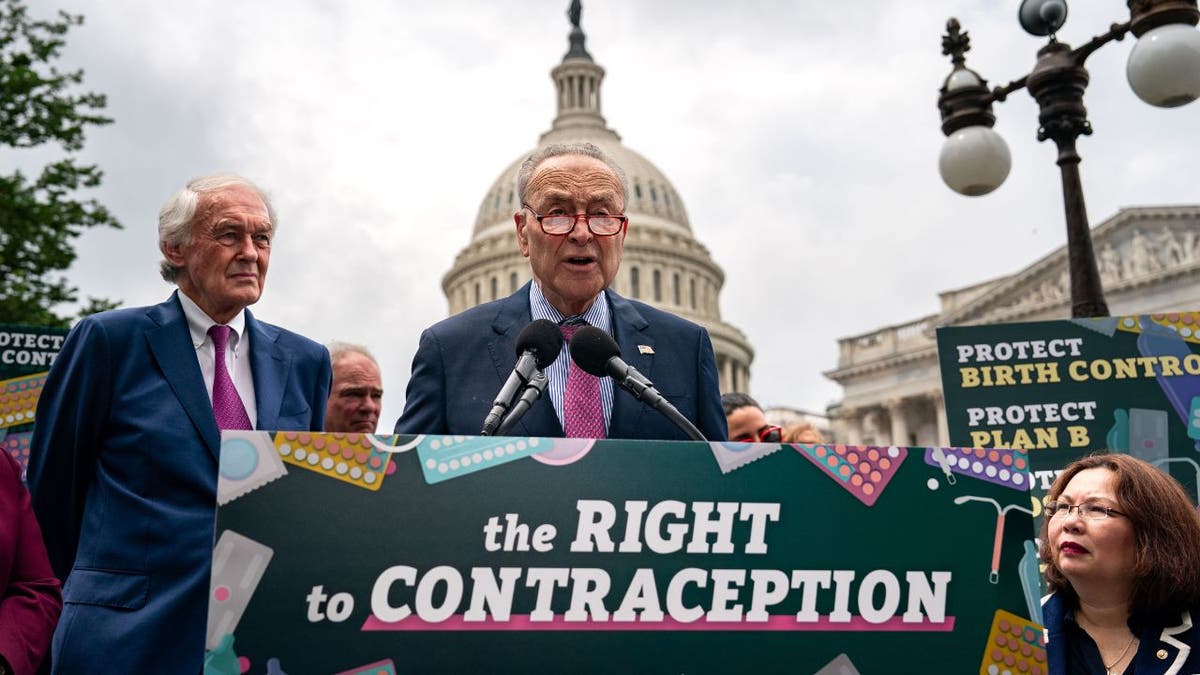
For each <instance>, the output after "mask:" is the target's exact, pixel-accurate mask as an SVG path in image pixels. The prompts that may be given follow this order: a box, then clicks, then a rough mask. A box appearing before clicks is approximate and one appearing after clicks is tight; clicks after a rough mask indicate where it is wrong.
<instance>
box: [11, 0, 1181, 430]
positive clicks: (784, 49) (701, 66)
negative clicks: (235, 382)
mask: <svg viewBox="0 0 1200 675" xmlns="http://www.w3.org/2000/svg"><path fill="white" fill-rule="evenodd" d="M568 4H569V3H568V2H567V0H509V1H506V2H487V1H484V0H441V1H440V2H424V3H416V2H396V1H395V0H388V1H383V0H380V1H376V2H369V1H360V0H356V1H354V2H338V1H336V0H280V1H272V2H269V1H260V0H241V1H239V2H232V1H229V2H222V1H209V2H198V3H176V2H160V1H155V0H106V1H105V2H103V3H93V2H84V1H83V0H32V2H31V13H33V14H34V15H35V16H38V17H47V16H49V15H51V14H52V13H53V12H54V11H56V10H57V9H59V8H63V9H67V10H68V11H70V12H72V13H83V14H85V15H86V23H85V25H84V26H82V27H79V28H76V29H74V30H73V31H72V32H71V34H70V35H69V47H68V49H67V50H66V51H65V54H64V58H63V59H62V64H61V65H62V66H63V67H66V68H76V67H82V68H84V69H85V71H86V79H85V84H86V87H87V88H89V89H91V90H94V91H98V92H103V93H105V94H107V95H108V97H109V107H108V110H107V112H108V114H109V115H110V116H112V117H113V118H114V119H115V120H116V121H115V123H114V124H112V125H110V126H107V127H103V128H100V129H94V130H92V131H91V132H90V135H89V139H88V143H87V147H86V150H85V151H84V152H83V153H82V158H83V159H84V160H86V161H90V162H96V163H98V164H99V165H100V166H101V167H102V168H103V170H104V172H105V179H104V184H103V187H101V188H100V189H98V190H95V191H94V194H95V196H96V197H97V198H98V199H99V200H100V201H101V202H102V203H104V204H106V205H107V206H109V207H110V208H111V209H112V210H113V211H114V212H115V213H116V214H117V216H118V217H119V219H120V220H121V222H122V223H124V225H125V229H124V230H120V231H116V230H112V231H97V232H90V233H88V234H86V235H85V236H84V237H83V238H82V239H81V240H80V241H79V245H78V252H79V260H78V261H77V263H76V265H75V266H74V267H73V268H72V269H71V270H70V273H69V276H70V279H71V281H72V282H73V283H75V284H77V285H78V286H80V287H81V289H82V290H83V293H84V294H90V295H95V296H102V297H109V298H117V299H120V300H122V301H123V302H124V303H125V304H126V305H144V304H152V303H156V302H160V301H161V300H162V299H164V298H165V297H166V296H167V295H168V294H169V293H170V290H171V288H170V287H169V286H167V285H166V284H165V283H163V282H162V281H160V280H159V279H158V275H157V261H158V259H159V254H158V250H157V245H156V235H155V232H154V228H155V219H156V214H157V211H158V207H159V206H160V205H161V204H162V202H163V201H164V200H165V198H166V197H167V195H169V194H170V193H171V192H172V191H173V190H175V189H176V188H178V187H180V186H181V185H182V184H183V183H184V182H185V181H186V180H187V179H188V178H190V177H192V176H195V175H198V174H203V173H209V172H212V171H215V170H229V171H235V172H238V173H242V174H244V175H246V176H247V177H250V178H251V179H253V180H255V181H257V182H259V183H260V184H261V185H263V186H264V187H265V188H266V189H267V190H268V192H269V193H270V194H271V195H272V198H273V200H274V203H275V206H276V209H277V211H278V213H279V215H280V220H281V223H280V227H279V235H278V239H277V241H276V245H275V248H274V251H273V255H272V258H271V269H270V274H269V277H268V279H267V285H266V292H265V294H264V297H263V299H262V300H261V301H260V302H259V303H258V304H257V305H256V306H255V308H254V311H255V313H256V315H257V316H259V317H260V318H263V319H264V320H266V321H270V322H272V323H277V324H281V325H283V326H285V327H287V328H290V329H292V330H295V331H297V332H300V333H302V334H304V335H307V336H309V337H311V338H313V339H315V340H318V341H320V342H327V341H328V340H331V339H335V338H336V339H345V340H351V341H357V342H362V343H365V344H367V345H368V346H370V347H371V348H372V349H373V350H374V351H375V353H376V355H377V356H378V358H379V360H380V362H381V364H382V367H383V373H384V387H385V389H386V390H387V393H386V395H385V400H384V404H385V405H384V413H383V416H382V418H381V424H380V426H381V430H385V431H386V430H390V429H391V426H392V424H393V423H394V421H395V419H396V418H397V417H398V416H399V414H400V411H401V410H402V408H403V398H404V396H403V392H404V387H405V385H406V383H407V380H408V373H409V368H410V365H411V360H412V355H413V352H414V351H415V349H416V344H417V338H418V335H419V333H420V331H421V329H422V328H424V327H425V326H427V325H429V324H431V323H433V322H435V321H437V320H439V319H442V318H444V317H445V316H446V312H447V305H446V300H445V297H444V296H443V295H442V291H441V279H442V276H443V275H444V274H445V272H446V271H447V270H448V269H449V268H450V265H451V263H452V261H453V259H454V256H455V254H456V253H457V252H458V251H459V250H461V249H462V248H463V247H464V246H465V245H466V244H467V243H468V241H469V238H470V235H471V229H472V225H473V223H474V220H475V213H476V210H477V209H478V207H479V204H480V200H481V199H482V198H483V195H484V193H485V191H486V190H487V189H488V188H489V187H490V186H491V184H492V182H493V181H494V180H495V178H496V177H497V176H498V175H499V173H500V172H501V171H502V170H503V169H504V168H505V167H506V166H507V165H508V164H509V163H510V162H512V161H513V160H515V159H516V158H517V156H518V155H519V154H520V153H522V152H525V151H526V150H528V149H529V148H531V147H532V146H533V145H534V144H535V143H536V141H537V138H538V135H539V134H540V133H541V132H543V131H545V130H546V129H547V128H548V127H549V125H550V122H551V120H552V119H553V116H554V112H555V110H554V95H553V85H552V83H551V81H550V77H549V71H550V69H551V68H552V67H553V66H554V65H556V64H557V63H558V62H559V61H560V60H561V59H562V56H563V54H564V53H565V52H566V48H567V34H568V31H569V25H568V22H567V19H566V9H567V5H568ZM1018 4H1019V3H1018V2H1016V0H1006V1H1003V2H1001V1H997V0H930V1H927V2H911V1H899V0H871V1H869V2H857V3H838V2H827V1H825V2H816V1H813V0H794V1H792V2H754V1H753V0H750V1H748V2H742V3H728V2H716V1H715V0H712V1H704V0H702V1H700V2H683V1H682V0H656V1H654V2H650V1H648V0H606V1H605V2H596V1H594V0H593V1H591V2H585V3H584V11H583V27H584V30H585V32H586V34H587V46H588V49H589V51H590V52H591V54H592V56H593V57H594V58H595V59H596V61H597V62H598V63H600V64H601V65H602V66H604V67H605V69H606V70H607V76H606V78H605V81H604V85H603V86H604V89H603V103H604V110H603V113H604V115H605V117H606V118H607V120H608V123H609V126H611V127H612V128H614V129H615V130H617V131H618V133H620V134H621V135H622V138H623V141H624V142H625V144H626V145H627V146H629V147H630V148H632V149H634V150H636V151H637V152H639V153H641V154H643V155H644V156H646V157H647V158H648V159H650V160H651V161H652V162H654V163H655V164H657V165H658V167H659V168H660V169H662V171H663V172H664V173H665V174H666V176H667V177H668V178H669V179H670V180H671V181H672V182H673V183H674V185H675V187H676V188H677V190H678V192H679V194H680V195H681V197H682V198H683V200H684V203H685V204H686V207H687V210H688V214H689V216H690V219H691V223H692V227H693V229H694V231H695V235H696V237H697V238H698V239H699V240H700V241H702V242H703V243H704V244H705V245H706V246H707V247H708V248H709V250H710V251H711V252H712V254H713V257H714V258H715V259H716V261H717V263H718V264H719V265H720V266H721V267H722V268H723V269H724V271H725V275H726V284H725V287H724V289H723V291H722V292H721V312H722V316H723V317H724V318H725V320H727V321H728V322H730V323H732V324H733V325H735V326H737V327H738V328H740V329H741V330H742V331H744V332H745V333H746V335H747V337H748V338H749V339H750V342H751V343H752V344H753V346H754V348H755V350H756V351H757V354H756V356H755V360H754V363H753V365H752V367H751V390H752V391H751V393H752V394H754V395H755V396H757V397H758V398H759V399H760V400H761V401H762V402H763V403H764V404H767V405H787V406H793V407H799V408H805V409H810V410H824V408H825V406H826V405H827V404H828V403H830V402H832V401H834V400H837V399H839V398H840V390H839V388H838V387H837V386H836V385H835V384H833V383H832V382H830V381H829V380H826V379H825V378H824V377H823V376H822V374H821V373H822V371H825V370H829V369H831V368H833V367H835V366H836V364H837V339H838V338H839V337H847V336H851V335H856V334H860V333H863V332H867V331H871V330H873V329H876V328H880V327H883V326H887V325H892V324H897V323H904V322H907V321H909V320H913V319H916V318H919V317H921V316H924V315H927V314H931V313H934V312H936V311H937V310H938V300H937V293H938V292H939V291H943V290H948V289H952V288H957V287H962V286H968V285H971V284H974V283H976V282H979V281H982V280H984V279H987V278H991V277H994V276H998V275H1002V274H1008V273H1012V272H1015V271H1017V270H1019V269H1021V268H1023V267H1025V266H1026V265H1028V264H1030V263H1032V262H1033V261H1035V260H1037V259H1038V258H1041V257H1042V256H1043V255H1045V254H1047V253H1049V252H1050V251H1052V250H1053V249H1055V248H1057V247H1059V246H1061V245H1063V244H1064V243H1065V241H1066V234H1065V229H1064V224H1063V215H1062V197H1061V190H1060V184H1059V174H1058V169H1057V167H1055V165H1054V148H1053V146H1052V144H1050V143H1045V144H1039V143H1038V142H1037V141H1036V132H1037V110H1036V107H1035V106H1034V104H1033V101H1032V99H1030V97H1029V96H1028V94H1027V93H1026V92H1024V91H1022V92H1018V93H1017V94H1015V95H1014V96H1013V97H1012V98H1011V99H1010V100H1009V101H1008V102H1006V103H1003V104H1000V105H998V107H997V109H996V113H997V117H998V118H999V121H998V123H997V126H996V128H997V130H998V131H999V132H1000V133H1001V134H1002V135H1003V136H1004V137H1005V139H1006V140H1007V141H1008V144H1009V147H1010V149H1011V150H1012V154H1013V169H1012V173H1011V174H1010V176H1009V178H1008V181H1007V182H1006V184H1005V185H1004V186H1002V187H1001V188H1000V189H999V190H997V191H996V192H994V193H993V194H991V195H988V196H985V197H980V198H966V197H960V196H958V195H957V194H955V193H953V192H951V191H950V190H949V189H948V188H946V187H945V186H944V185H943V183H942V181H941V179H940V178H939V176H938V173H937V155H938V150H939V149H940V147H941V144H942V141H943V137H942V134H941V131H940V129H939V118H938V112H937V108H936V103H937V90H938V88H939V87H940V85H941V82H942V79H943V78H944V77H945V76H946V75H947V74H948V73H949V71H950V62H949V60H948V59H947V58H946V57H944V56H942V55H941V53H940V50H941V42H940V41H941V35H942V33H943V32H944V30H945V22H946V19H947V18H948V17H950V16H956V17H958V18H959V20H960V21H961V23H962V24H963V27H964V29H965V30H968V31H969V32H970V35H971V38H972V50H971V51H970V53H969V54H968V59H967V64H968V65H969V66H971V67H973V68H974V69H976V70H977V71H978V72H979V73H980V74H981V75H982V76H983V77H984V78H987V79H988V80H989V84H990V85H993V86H994V85H999V84H1003V83H1006V82H1008V81H1009V80H1012V79H1016V78H1018V77H1020V76H1022V75H1024V74H1025V73H1026V72H1028V70H1029V69H1030V68H1031V67H1032V65H1033V62H1034V58H1035V54H1036V50H1037V49H1038V47H1039V46H1040V44H1041V43H1042V40H1039V39H1038V38H1034V37H1032V36H1029V35H1027V34H1026V33H1024V32H1023V31H1022V30H1021V28H1020V25H1019V24H1018V23H1017V19H1016V12H1017V6H1018ZM1127 19H1128V10H1127V9H1126V8H1125V3H1124V2H1121V1H1118V0H1107V1H1104V2H1100V1H1098V0H1087V1H1082V0H1076V1H1075V2H1074V3H1073V4H1072V6H1071V9H1070V14H1069V16H1068V18H1067V23H1066V26H1065V27H1064V28H1063V30H1062V31H1061V32H1060V34H1059V37H1060V38H1061V39H1062V40H1063V41H1065V42H1068V43H1071V44H1074V45H1078V44H1080V43H1082V42H1084V41H1086V40H1087V39H1088V38H1090V37H1091V36H1092V35H1095V34H1098V33H1101V32H1103V31H1104V30H1106V29H1107V27H1108V25H1109V24H1110V23H1112V22H1116V21H1123V20H1127ZM1132 45H1133V40H1132V39H1129V38H1127V39H1126V40H1125V41H1123V42H1119V43H1115V44H1111V45H1109V46H1107V47H1105V48H1104V49H1102V50H1100V51H1099V52H1097V53H1096V54H1095V55H1093V56H1092V58H1091V59H1090V60H1089V62H1088V67H1089V70H1090V71H1091V73H1092V82H1091V85H1090V87H1089V90H1088V93H1087V98H1086V103H1087V105H1088V109H1089V115H1090V119H1091V121H1092V124H1093V126H1094V128H1095V130H1096V133H1095V135H1094V136H1091V137H1087V138H1084V139H1082V140H1081V142H1080V152H1081V154H1082V156H1083V159H1084V161H1083V165H1082V173H1083V183H1084V191H1085V194H1086V197H1087V200H1088V209H1089V213H1090V216H1091V220H1092V223H1093V224H1094V225H1095V224H1099V223H1100V222H1102V221H1103V220H1104V219H1106V218H1108V217H1110V216H1111V215H1113V214H1114V213H1115V212H1116V211H1117V209H1119V208H1121V207H1123V206H1134V205H1151V204H1168V203H1196V202H1198V201H1200V197H1198V196H1197V189H1196V185H1197V178H1196V177H1197V175H1200V153H1198V152H1197V150H1198V149H1200V143H1198V142H1197V139H1198V138H1200V134H1198V133H1197V119H1198V113H1200V107H1197V106H1196V105H1195V104H1194V105H1193V106H1190V107H1186V108H1181V109H1174V110H1160V109H1157V108H1151V107H1150V106H1147V105H1145V104H1143V103H1142V102H1141V101H1139V100H1138V99H1137V98H1136V97H1135V96H1134V95H1133V94H1132V92H1131V91H1130V90H1129V87H1128V85H1127V84H1126V82H1125V75H1124V73H1125V60H1126V58H1127V55H1128V53H1129V49H1130V48H1131V47H1132ZM44 156H45V155H44V154H43V155H34V156H33V158H31V157H30V156H19V157H17V160H16V161H18V162H19V163H28V162H30V161H32V159H35V158H38V157H44ZM5 162H6V163H7V162H8V160H5ZM634 226H636V223H635V224H634Z"/></svg>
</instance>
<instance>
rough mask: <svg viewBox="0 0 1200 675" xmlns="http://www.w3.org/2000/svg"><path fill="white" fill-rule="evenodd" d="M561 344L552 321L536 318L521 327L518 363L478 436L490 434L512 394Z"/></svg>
mask: <svg viewBox="0 0 1200 675" xmlns="http://www.w3.org/2000/svg"><path fill="white" fill-rule="evenodd" d="M562 345H563V337H562V333H561V332H559V330H558V324H556V323H554V322H553V321H548V320H546V319H538V320H537V321H534V322H532V323H530V324H529V325H528V326H525V328H524V329H522V330H521V334H520V335H518V336H517V349H516V352H517V365H516V366H515V367H513V371H512V373H510V374H509V376H508V380H507V381H505V383H504V386H503V387H501V388H500V393H498V394H496V400H495V402H493V403H492V410H491V412H489V413H488V415H487V417H486V418H484V420H483V430H482V431H480V432H479V435H480V436H491V435H492V433H493V432H494V431H495V430H496V427H497V426H498V425H499V424H500V421H501V419H503V418H504V414H505V413H506V412H508V410H509V408H510V406H511V405H512V400H513V398H515V397H516V396H517V393H518V392H519V391H521V388H522V387H524V386H525V385H526V384H527V383H528V382H529V381H530V380H532V379H533V378H534V377H535V376H536V375H538V374H540V373H541V371H542V369H543V368H545V367H546V366H548V365H550V364H551V363H554V359H557V358H558V354H559V352H561V351H562Z"/></svg>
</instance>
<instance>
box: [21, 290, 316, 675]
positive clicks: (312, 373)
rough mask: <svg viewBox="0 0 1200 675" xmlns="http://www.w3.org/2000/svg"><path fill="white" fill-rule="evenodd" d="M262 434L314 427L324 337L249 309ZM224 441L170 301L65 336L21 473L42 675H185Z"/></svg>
mask: <svg viewBox="0 0 1200 675" xmlns="http://www.w3.org/2000/svg"><path fill="white" fill-rule="evenodd" d="M246 333H247V335H249V336H250V368H251V371H252V373H253V378H254V393H255V399H256V401H257V410H258V428H259V429H268V430H277V429H280V430H311V431H318V430H320V429H321V426H322V424H323V423H324V417H325V399H326V398H327V396H328V394H329V386H330V377H331V376H330V372H331V371H330V365H329V354H328V352H327V351H326V350H325V348H324V347H322V346H321V345H319V344H317V343H315V342H313V341H311V340H309V339H307V338H304V337H301V336H299V335H296V334H295V333H290V332H288V331H286V330H283V329H281V328H278V327H276V326H272V325H270V324H265V323H262V322H259V321H257V320H255V319H254V317H253V316H251V314H250V312H249V311H247V312H246ZM219 452H220V434H219V432H218V430H217V423H216V419H215V418H214V417H213V412H212V403H211V402H210V400H209V397H208V394H207V392H206V390H205V386H204V380H203V376H202V375H201V374H200V365H199V363H198V362H197V359H196V351H195V348H194V347H193V346H192V339H191V336H190V334H189V333H188V326H187V319H186V318H185V317H184V314H183V309H182V307H181V306H180V304H179V300H178V299H177V298H176V296H175V295H172V296H171V297H170V298H169V299H168V300H167V301H166V302H164V303H162V304H160V305H155V306H152V307H139V308H133V309H121V310H116V311H112V312H104V313H102V314H96V315H93V316H90V317H88V318H86V319H84V320H83V321H81V322H80V323H79V325H77V326H76V327H75V328H74V329H73V330H72V331H71V333H70V335H68V336H67V340H66V342H65V343H64V344H63V348H62V351H61V352H59V355H58V357H57V359H56V360H55V362H54V365H53V367H52V368H51V369H50V375H49V377H48V378H47V380H46V386H45V388H44V389H43V392H42V395H41V398H40V399H39V401H38V407H37V415H36V423H35V427H34V435H33V440H32V446H31V448H30V457H29V469H28V480H29V487H30V491H31V492H32V495H33V506H34V510H35V511H36V513H37V516H38V520H39V521H40V522H41V526H42V532H43V534H44V536H45V539H46V548H47V550H48V552H49V554H50V561H51V564H52V565H53V566H54V571H55V573H57V574H58V575H59V577H60V578H64V579H65V585H64V587H63V601H64V606H63V614H62V618H61V620H60V622H59V625H58V629H57V630H56V631H55V635H54V644H53V649H52V652H51V657H52V665H53V668H54V671H53V672H54V673H64V674H66V673H151V672H154V673H197V672H199V671H200V669H201V666H202V663H203V657H204V639H205V624H206V620H207V614H206V610H207V605H208V602H207V600H208V585H209V573H210V568H211V565H212V547H213V528H214V514H215V510H216V490H217V460H218V456H219Z"/></svg>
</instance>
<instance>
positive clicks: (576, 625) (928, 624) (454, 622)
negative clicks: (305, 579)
mask: <svg viewBox="0 0 1200 675" xmlns="http://www.w3.org/2000/svg"><path fill="white" fill-rule="evenodd" d="M362 630H364V631H388V630H391V631H435V630H437V631H630V632H632V631H638V632H640V631H697V630H710V631H711V630H716V631H821V632H835V633H842V632H851V631H858V632H873V633H886V632H925V633H949V632H951V631H953V630H954V617H952V616H948V617H946V619H945V620H944V621H941V622H933V621H928V620H925V621H921V622H919V623H905V622H904V621H902V620H901V619H900V618H899V617H896V618H892V619H889V620H887V621H884V622H883V623H870V622H869V621H867V620H866V619H864V618H862V617H860V616H856V617H853V618H852V619H850V621H845V622H840V621H839V622H835V621H830V620H829V618H828V617H821V618H820V619H818V620H816V621H803V622H801V621H796V617H795V615H792V614H772V615H771V616H770V618H768V619H767V620H766V621H755V622H749V621H704V620H700V621H693V622H691V623H684V622H682V621H677V620H675V619H671V618H669V617H664V618H663V620H662V621H567V620H565V619H563V616H562V615H561V614H555V615H554V618H553V619H551V620H550V621H530V619H529V615H528V614H514V615H512V616H511V617H509V620H508V621H497V620H496V619H492V618H488V619H485V620H483V621H464V620H463V615H462V614H455V615H454V616H452V617H450V618H449V619H446V620H445V621H440V622H437V623H431V622H428V621H425V620H423V619H420V618H418V617H416V616H415V615H411V616H409V617H408V618H407V619H404V620H401V621H397V622H395V623H386V622H384V621H382V620H380V619H378V618H376V617H375V615H374V614H372V615H371V616H370V617H369V618H368V619H367V621H366V622H365V623H364V624H363V626H362Z"/></svg>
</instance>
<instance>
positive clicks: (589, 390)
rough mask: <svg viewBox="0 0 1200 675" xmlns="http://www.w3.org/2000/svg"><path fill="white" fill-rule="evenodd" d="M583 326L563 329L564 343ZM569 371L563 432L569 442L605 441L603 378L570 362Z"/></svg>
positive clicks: (564, 405)
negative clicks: (580, 439) (579, 439)
mask: <svg viewBox="0 0 1200 675" xmlns="http://www.w3.org/2000/svg"><path fill="white" fill-rule="evenodd" d="M581 325H587V324H586V323H584V324H574V325H570V324H568V325H560V326H559V327H558V329H559V330H560V331H562V334H563V339H565V340H566V341H567V342H570V341H571V336H572V335H574V334H575V331H577V330H579V327H580V326H581ZM570 363H571V365H570V367H569V368H568V369H567V389H566V391H565V392H564V393H563V431H564V432H566V434H567V438H605V437H606V436H607V435H608V434H607V433H606V432H605V430H604V408H603V403H602V402H601V401H600V378H598V377H596V376H595V375H592V374H591V373H589V372H587V371H586V370H584V369H582V368H580V367H579V366H577V365H575V360H574V359H571V362H570Z"/></svg>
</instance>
